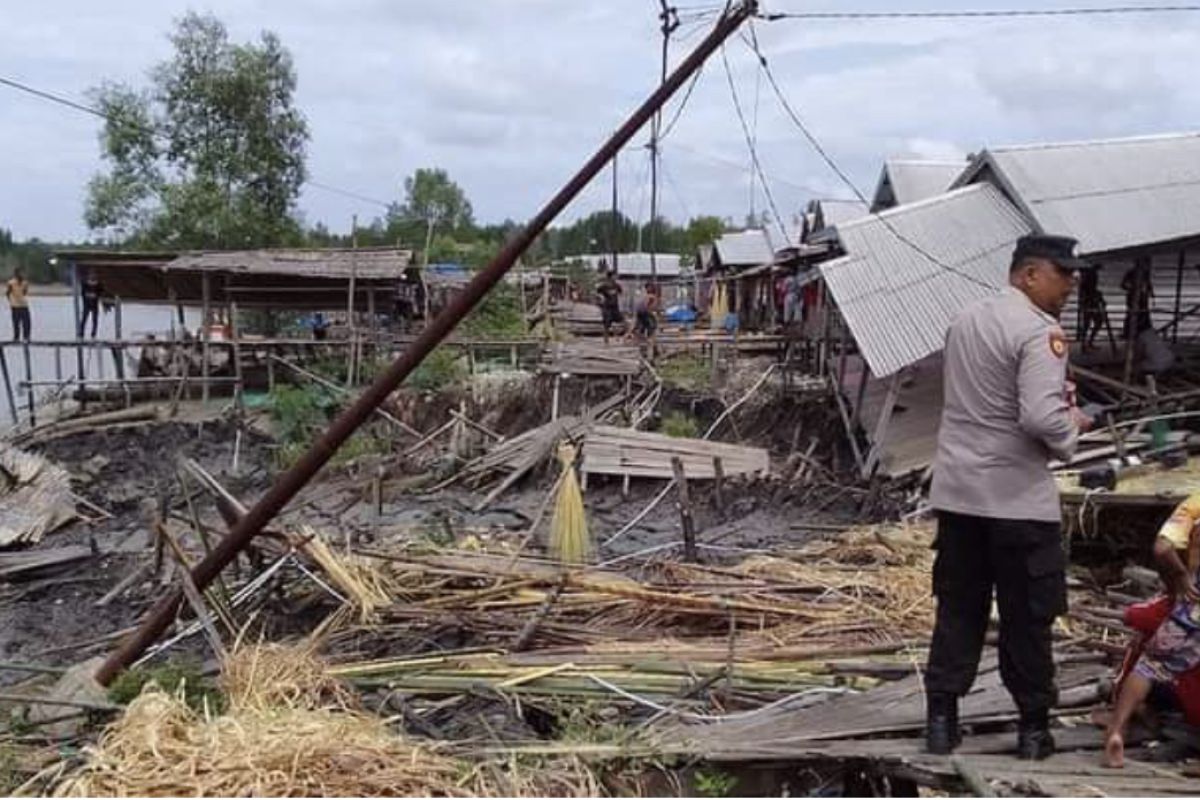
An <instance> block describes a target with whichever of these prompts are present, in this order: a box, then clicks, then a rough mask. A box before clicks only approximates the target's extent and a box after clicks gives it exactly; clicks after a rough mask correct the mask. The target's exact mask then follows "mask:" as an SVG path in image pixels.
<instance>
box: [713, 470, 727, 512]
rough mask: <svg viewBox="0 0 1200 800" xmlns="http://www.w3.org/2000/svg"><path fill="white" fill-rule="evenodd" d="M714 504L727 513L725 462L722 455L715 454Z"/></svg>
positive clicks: (720, 510) (718, 509)
mask: <svg viewBox="0 0 1200 800" xmlns="http://www.w3.org/2000/svg"><path fill="white" fill-rule="evenodd" d="M713 505H714V506H716V508H717V511H718V512H719V513H722V514H723V513H725V462H724V461H722V460H721V457H720V456H713Z"/></svg>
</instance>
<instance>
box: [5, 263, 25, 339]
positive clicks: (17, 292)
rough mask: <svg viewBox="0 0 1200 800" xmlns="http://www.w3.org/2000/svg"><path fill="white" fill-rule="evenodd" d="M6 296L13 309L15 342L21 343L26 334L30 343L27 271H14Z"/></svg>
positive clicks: (6, 288) (18, 269)
mask: <svg viewBox="0 0 1200 800" xmlns="http://www.w3.org/2000/svg"><path fill="white" fill-rule="evenodd" d="M4 294H5V296H6V297H8V306H9V308H11V309H12V327H13V341H14V342H19V341H21V336H22V334H24V336H25V341H27V342H28V341H29V330H30V327H31V325H30V323H31V320H30V316H29V281H27V280H25V270H23V269H21V268H20V267H17V268H16V269H15V270H13V276H12V277H11V278H9V279H8V284H7V285H6V287H5V290H4Z"/></svg>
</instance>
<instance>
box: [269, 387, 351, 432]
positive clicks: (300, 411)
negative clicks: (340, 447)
mask: <svg viewBox="0 0 1200 800" xmlns="http://www.w3.org/2000/svg"><path fill="white" fill-rule="evenodd" d="M338 406H339V403H338V401H337V400H336V399H335V398H333V397H332V396H331V395H330V393H329V391H328V390H326V389H323V388H321V387H319V386H289V385H287V384H279V385H277V386H276V387H275V389H274V391H272V392H271V418H272V419H273V420H274V421H275V426H276V431H277V432H278V436H279V439H280V441H283V442H285V443H293V442H307V441H308V440H309V439H310V438H311V437H312V434H313V432H314V431H317V430H320V429H321V428H324V427H325V424H326V423H327V422H328V421H329V415H330V412H332V411H334V410H336V409H337V408H338Z"/></svg>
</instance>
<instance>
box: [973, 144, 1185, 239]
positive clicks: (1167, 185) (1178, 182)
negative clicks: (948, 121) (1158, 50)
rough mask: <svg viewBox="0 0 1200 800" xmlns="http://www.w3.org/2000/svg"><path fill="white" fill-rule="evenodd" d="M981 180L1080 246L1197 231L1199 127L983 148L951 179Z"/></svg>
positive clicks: (1042, 225)
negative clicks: (973, 161) (990, 182)
mask: <svg viewBox="0 0 1200 800" xmlns="http://www.w3.org/2000/svg"><path fill="white" fill-rule="evenodd" d="M981 180H993V181H995V182H997V183H998V184H999V185H1000V186H1001V187H1002V188H1004V189H1005V190H1006V191H1007V192H1008V193H1009V194H1010V195H1011V196H1012V197H1013V199H1014V200H1015V201H1016V202H1017V203H1019V204H1020V205H1021V206H1022V208H1023V210H1024V211H1025V212H1026V213H1027V214H1028V215H1029V216H1030V217H1031V218H1032V219H1033V220H1034V222H1035V223H1036V224H1037V226H1038V227H1039V228H1040V229H1041V230H1043V231H1044V232H1047V233H1062V234H1067V235H1069V236H1074V237H1075V238H1076V239H1078V240H1079V242H1080V251H1081V252H1083V253H1088V254H1100V253H1106V252H1111V251H1114V250H1121V249H1125V248H1131V247H1142V246H1145V245H1149V244H1154V243H1160V242H1169V241H1172V240H1176V239H1182V238H1186V237H1193V236H1196V235H1197V234H1200V133H1187V134H1172V135H1164V136H1146V137H1137V138H1130V139H1113V140H1105V141H1092V142H1074V143H1064V144H1042V145H1028V146H1022V147H1000V148H994V149H989V150H987V151H985V152H984V154H983V155H982V157H981V158H980V159H978V161H977V163H976V165H975V166H974V168H972V169H971V170H969V171H968V172H967V173H966V174H965V175H964V176H963V177H961V178H960V179H959V183H961V184H965V183H969V182H978V181H981Z"/></svg>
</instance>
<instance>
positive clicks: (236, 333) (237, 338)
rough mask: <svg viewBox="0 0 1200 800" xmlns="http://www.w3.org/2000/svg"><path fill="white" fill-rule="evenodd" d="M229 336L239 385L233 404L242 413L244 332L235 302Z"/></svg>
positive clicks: (230, 309)
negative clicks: (231, 339)
mask: <svg viewBox="0 0 1200 800" xmlns="http://www.w3.org/2000/svg"><path fill="white" fill-rule="evenodd" d="M225 291H226V296H228V293H229V286H228V285H226V287H225ZM228 308H229V335H230V336H231V337H232V338H233V377H235V378H237V383H235V384H234V385H233V403H234V407H235V408H237V410H238V412H239V413H240V412H242V411H244V410H245V409H244V408H243V405H242V404H243V403H244V402H245V398H244V397H243V396H242V395H243V393H244V391H245V384H244V383H243V381H242V343H241V340H242V331H241V328H239V327H238V321H237V316H238V307H237V303H236V302H235V301H233V300H230V301H229V306H228Z"/></svg>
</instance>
